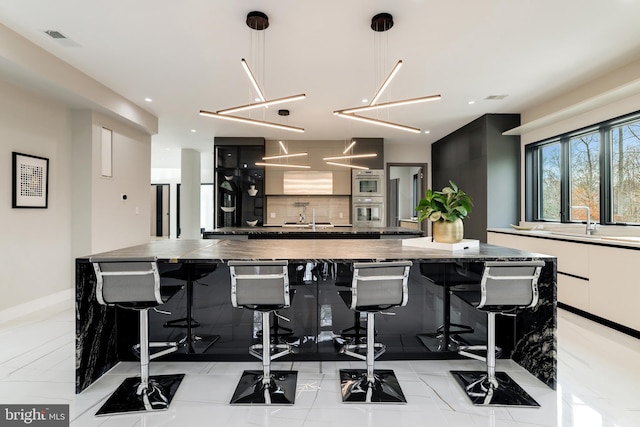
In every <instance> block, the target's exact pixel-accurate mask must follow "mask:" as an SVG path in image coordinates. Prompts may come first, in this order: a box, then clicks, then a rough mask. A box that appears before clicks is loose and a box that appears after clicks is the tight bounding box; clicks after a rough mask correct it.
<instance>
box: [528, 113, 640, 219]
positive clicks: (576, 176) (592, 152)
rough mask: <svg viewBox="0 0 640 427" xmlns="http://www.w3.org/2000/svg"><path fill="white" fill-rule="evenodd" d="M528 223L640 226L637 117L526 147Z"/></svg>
mask: <svg viewBox="0 0 640 427" xmlns="http://www.w3.org/2000/svg"><path fill="white" fill-rule="evenodd" d="M525 160H526V163H525V164H526V166H525V167H526V196H525V200H526V219H527V220H528V221H557V222H585V221H586V220H587V209H585V207H588V208H589V211H590V214H591V220H595V221H597V222H600V223H601V224H634V225H640V114H639V113H635V114H634V115H629V116H626V117H622V118H618V119H614V120H609V121H607V122H603V123H600V124H598V125H594V126H591V127H589V128H588V129H582V130H579V131H575V132H571V133H567V134H564V135H560V136H558V137H555V138H553V139H549V140H545V141H541V142H537V143H534V144H529V145H528V146H527V147H526V149H525Z"/></svg>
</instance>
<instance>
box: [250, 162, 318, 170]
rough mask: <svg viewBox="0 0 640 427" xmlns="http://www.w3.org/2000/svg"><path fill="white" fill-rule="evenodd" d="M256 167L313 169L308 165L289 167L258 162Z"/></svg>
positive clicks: (282, 164)
mask: <svg viewBox="0 0 640 427" xmlns="http://www.w3.org/2000/svg"><path fill="white" fill-rule="evenodd" d="M255 164H256V166H276V167H281V168H298V169H311V166H307V165H289V164H286V163H264V162H256V163H255Z"/></svg>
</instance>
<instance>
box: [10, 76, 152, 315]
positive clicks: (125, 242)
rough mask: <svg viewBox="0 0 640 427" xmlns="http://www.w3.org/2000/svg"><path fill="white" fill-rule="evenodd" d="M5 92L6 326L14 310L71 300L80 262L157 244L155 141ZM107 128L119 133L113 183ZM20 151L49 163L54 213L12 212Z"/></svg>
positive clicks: (26, 94)
mask: <svg viewBox="0 0 640 427" xmlns="http://www.w3.org/2000/svg"><path fill="white" fill-rule="evenodd" d="M0 93H2V96H0V171H2V174H3V175H4V177H3V179H2V180H1V182H2V184H3V185H0V223H1V224H2V238H0V259H2V267H0V293H1V295H2V298H0V321H2V320H3V319H4V318H6V316H4V315H3V314H2V312H6V311H7V310H9V309H10V308H15V307H20V308H21V310H22V311H25V312H26V311H28V310H30V309H38V306H37V304H32V302H33V301H34V300H41V299H43V298H47V297H49V296H53V295H58V294H59V293H61V292H65V291H66V292H67V293H68V295H69V296H70V295H71V294H72V293H71V292H70V291H71V290H72V289H73V288H74V280H75V277H74V265H75V258H76V257H78V256H83V255H89V254H91V253H96V252H100V251H106V250H111V249H116V248H120V247H125V246H131V245H135V244H140V243H145V242H147V241H148V240H149V232H148V230H149V215H148V212H149V209H150V208H149V204H150V200H149V185H150V180H149V170H150V167H151V165H150V163H151V160H150V159H151V148H150V145H151V137H150V136H149V135H147V134H146V133H144V132H142V131H140V130H136V129H138V128H133V127H131V126H130V125H129V124H125V123H124V122H119V121H117V120H115V119H111V118H108V117H105V116H103V115H101V114H97V113H94V112H91V111H70V110H68V108H67V107H66V106H65V105H63V104H61V103H58V102H56V101H52V100H50V99H48V98H47V97H43V96H40V95H37V94H34V93H32V92H30V91H28V90H26V89H24V88H21V87H17V86H13V85H11V84H9V83H7V82H4V81H1V80H0ZM102 126H105V127H108V128H110V129H112V130H113V168H114V169H113V178H102V177H101V176H100V133H101V128H102ZM12 151H16V152H20V153H25V154H32V155H36V156H41V157H46V158H49V206H48V208H47V209H12V208H11V173H12V171H11V169H12V168H11V152H12ZM122 193H126V194H127V195H128V196H129V198H128V201H127V202H122V201H121V200H120V194H122ZM136 208H138V212H139V214H138V213H136Z"/></svg>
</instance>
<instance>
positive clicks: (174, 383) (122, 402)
mask: <svg viewBox="0 0 640 427" xmlns="http://www.w3.org/2000/svg"><path fill="white" fill-rule="evenodd" d="M139 311H140V316H139V317H140V344H139V346H140V376H139V377H129V378H127V379H125V380H124V381H123V382H122V384H120V386H119V387H118V388H117V389H116V391H115V392H114V393H113V394H112V395H111V396H110V397H109V399H107V401H106V402H105V404H104V405H102V407H101V408H100V409H99V410H98V412H97V413H96V416H101V415H113V414H122V413H131V412H144V411H163V410H167V409H168V408H169V404H170V403H171V401H172V400H173V397H174V395H175V394H176V391H178V387H179V386H180V383H181V382H182V379H183V378H184V374H173V375H154V376H151V377H150V376H149V361H150V360H151V359H153V358H155V357H158V356H161V355H164V354H167V353H171V352H173V351H175V346H173V347H172V348H168V349H166V350H163V351H160V352H158V353H156V354H154V355H150V354H149V348H150V344H149V309H142V310H139ZM162 344H165V343H162ZM166 344H172V343H166ZM173 344H175V343H173Z"/></svg>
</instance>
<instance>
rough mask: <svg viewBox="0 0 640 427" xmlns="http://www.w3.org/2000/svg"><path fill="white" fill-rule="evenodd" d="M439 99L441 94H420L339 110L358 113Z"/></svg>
mask: <svg viewBox="0 0 640 427" xmlns="http://www.w3.org/2000/svg"><path fill="white" fill-rule="evenodd" d="M440 99H442V95H429V96H422V97H420V98H411V99H403V100H401V101H391V102H384V103H382V104H376V105H366V106H364V107H354V108H346V109H344V110H339V111H340V112H341V113H346V114H349V113H360V112H362V111H371V110H377V109H380V108H390V107H400V106H402V105H411V104H418V103H420V102H429V101H438V100H440Z"/></svg>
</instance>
